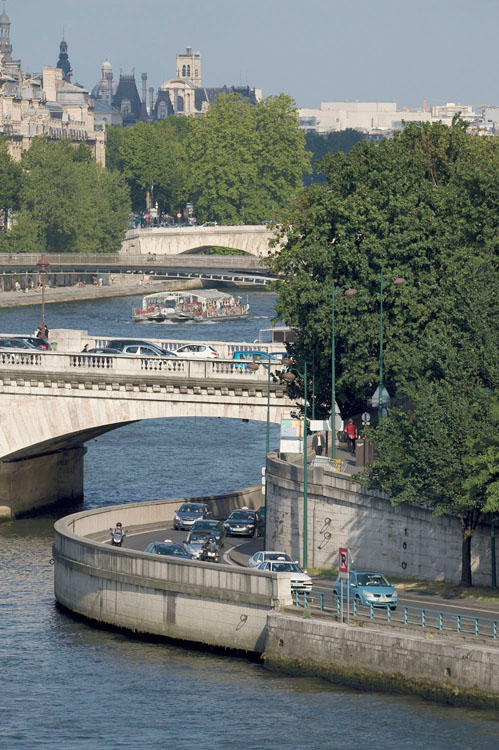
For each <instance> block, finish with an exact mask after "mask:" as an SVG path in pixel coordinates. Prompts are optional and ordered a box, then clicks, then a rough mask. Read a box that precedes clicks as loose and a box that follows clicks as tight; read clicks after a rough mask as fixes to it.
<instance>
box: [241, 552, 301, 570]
mask: <svg viewBox="0 0 499 750" xmlns="http://www.w3.org/2000/svg"><path fill="white" fill-rule="evenodd" d="M267 560H273V561H278V562H279V561H280V562H295V560H292V559H291V558H290V556H289V555H288V554H286V552H271V551H264V552H255V554H254V555H253V557H250V559H249V560H248V568H258V566H259V565H260V563H262V562H267Z"/></svg>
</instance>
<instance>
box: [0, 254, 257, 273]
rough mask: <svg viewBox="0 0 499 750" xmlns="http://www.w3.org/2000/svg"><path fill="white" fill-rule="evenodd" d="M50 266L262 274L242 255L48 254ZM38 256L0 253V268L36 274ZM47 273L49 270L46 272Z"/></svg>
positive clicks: (254, 263)
mask: <svg viewBox="0 0 499 750" xmlns="http://www.w3.org/2000/svg"><path fill="white" fill-rule="evenodd" d="M46 259H47V261H48V263H49V264H50V265H51V266H58V265H59V266H103V267H104V266H113V265H114V266H137V267H138V268H144V271H145V272H149V271H150V270H151V269H152V268H154V267H156V266H160V267H164V268H167V267H171V268H179V267H180V268H182V267H193V268H194V267H195V268H202V267H205V268H222V269H226V270H229V269H236V270H237V269H245V270H248V269H255V270H264V269H265V266H264V265H263V263H262V262H261V261H260V260H259V259H258V258H255V257H254V256H249V255H248V256H241V255H173V256H172V255H157V256H153V255H151V254H150V253H149V254H143V255H140V254H132V253H109V254H99V253H88V254H87V253H47V255H46ZM39 260H40V255H38V254H30V253H17V254H13V253H0V266H13V265H17V266H23V267H24V266H29V267H32V268H33V269H34V270H36V271H37V272H38V271H39V270H40V269H39V267H37V263H38V262H39ZM49 272H50V269H49Z"/></svg>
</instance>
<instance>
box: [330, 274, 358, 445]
mask: <svg viewBox="0 0 499 750" xmlns="http://www.w3.org/2000/svg"><path fill="white" fill-rule="evenodd" d="M342 293H345V295H346V296H347V297H353V296H354V295H355V294H357V290H356V289H351V288H349V287H346V286H341V287H339V288H338V289H337V288H336V287H335V283H334V279H333V282H332V288H331V313H332V314H331V458H332V459H333V460H334V459H335V458H336V338H335V328H334V326H335V315H334V307H335V305H334V303H335V300H336V297H337V296H338V295H339V294H342Z"/></svg>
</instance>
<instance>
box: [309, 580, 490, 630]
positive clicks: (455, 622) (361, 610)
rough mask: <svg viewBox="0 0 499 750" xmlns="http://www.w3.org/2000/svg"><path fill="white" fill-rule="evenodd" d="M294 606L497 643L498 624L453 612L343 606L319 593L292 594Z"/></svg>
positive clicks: (346, 604)
mask: <svg viewBox="0 0 499 750" xmlns="http://www.w3.org/2000/svg"><path fill="white" fill-rule="evenodd" d="M294 605H295V606H296V607H301V608H304V609H319V610H320V611H321V612H325V613H326V614H331V615H332V616H335V617H341V616H342V614H343V620H344V621H346V622H349V621H353V622H358V621H361V620H369V621H371V622H378V623H383V624H386V623H388V624H391V625H397V626H402V627H408V628H412V629H414V628H425V629H428V630H438V631H439V632H444V631H446V632H452V633H461V634H466V635H472V636H481V637H483V638H492V639H494V640H496V639H497V631H498V627H497V625H498V621H499V618H498V619H497V620H493V619H490V618H487V617H474V616H472V615H461V614H458V613H456V612H445V611H439V610H435V609H426V608H424V609H423V608H421V607H406V606H400V605H399V606H397V607H396V608H391V607H390V606H388V605H387V606H376V607H375V606H373V604H369V605H367V606H363V605H361V604H359V603H358V601H357V600H356V599H354V600H353V601H350V602H348V603H347V600H346V598H345V599H344V601H343V607H342V602H341V596H337V597H333V596H330V595H328V594H324V593H322V592H315V591H313V590H312V591H311V592H310V593H308V592H306V591H305V592H300V591H296V592H295V599H294Z"/></svg>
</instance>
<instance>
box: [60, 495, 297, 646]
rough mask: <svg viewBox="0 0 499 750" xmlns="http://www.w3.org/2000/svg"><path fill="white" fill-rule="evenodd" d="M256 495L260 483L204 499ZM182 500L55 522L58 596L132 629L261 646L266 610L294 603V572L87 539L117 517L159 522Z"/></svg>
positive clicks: (218, 504)
mask: <svg viewBox="0 0 499 750" xmlns="http://www.w3.org/2000/svg"><path fill="white" fill-rule="evenodd" d="M252 496H253V497H254V499H255V500H256V497H257V495H256V493H255V488H251V489H250V490H243V491H241V492H237V493H230V494H228V495H222V496H215V497H212V498H207V499H209V500H210V502H211V503H212V507H213V508H214V509H215V508H218V509H220V508H222V507H223V506H224V504H225V505H226V506H227V505H230V503H232V504H234V506H235V507H237V506H236V503H237V505H239V506H240V505H242V504H246V505H248V504H249V503H250V502H251V498H252ZM260 497H261V495H260ZM196 499H200V498H196ZM243 499H244V500H245V501H246V502H244V503H243V502H242V500H243ZM179 504H180V501H178V500H177V501H171V500H170V501H156V502H152V503H133V504H130V505H120V506H113V507H109V508H103V509H98V510H93V511H86V512H83V513H76V514H74V515H71V516H66V517H65V518H62V519H60V520H59V521H57V523H56V524H55V540H54V547H53V555H54V562H55V585H54V588H55V597H56V599H57V601H58V602H59V603H60V604H62V605H63V606H64V607H67V608H68V609H70V610H71V611H73V612H76V613H78V614H80V615H84V616H85V617H88V618H90V619H93V620H97V621H98V622H103V623H107V624H111V625H116V626H119V627H124V628H128V629H130V630H133V631H137V632H142V633H150V634H154V635H161V636H167V637H170V638H176V639H182V640H186V641H191V642H198V643H204V644H208V645H212V646H222V647H225V648H231V649H240V650H244V651H255V652H258V653H261V652H262V651H263V649H264V645H265V632H266V621H267V614H268V612H270V611H272V610H278V609H279V608H280V607H282V606H286V605H289V604H291V589H290V576H289V574H284V573H278V574H276V573H265V572H263V571H254V570H249V569H244V568H234V567H231V566H228V565H219V564H212V563H202V562H198V561H194V560H177V559H174V558H168V557H161V556H159V555H152V554H148V553H146V552H136V551H131V550H126V549H117V548H115V547H111V546H109V545H104V544H102V543H101V542H99V541H96V539H95V538H90V537H95V536H96V535H97V536H98V535H105V536H106V535H107V533H108V529H109V527H110V526H111V525H113V524H114V523H115V522H116V520H120V521H121V522H122V523H123V525H124V526H125V527H126V528H129V529H130V528H134V527H135V528H136V527H138V526H143V525H145V526H146V527H154V526H158V527H159V526H161V525H164V523H165V522H166V523H169V522H170V521H171V520H172V519H173V512H174V510H175V509H176V508H177V507H178V505H179Z"/></svg>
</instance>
